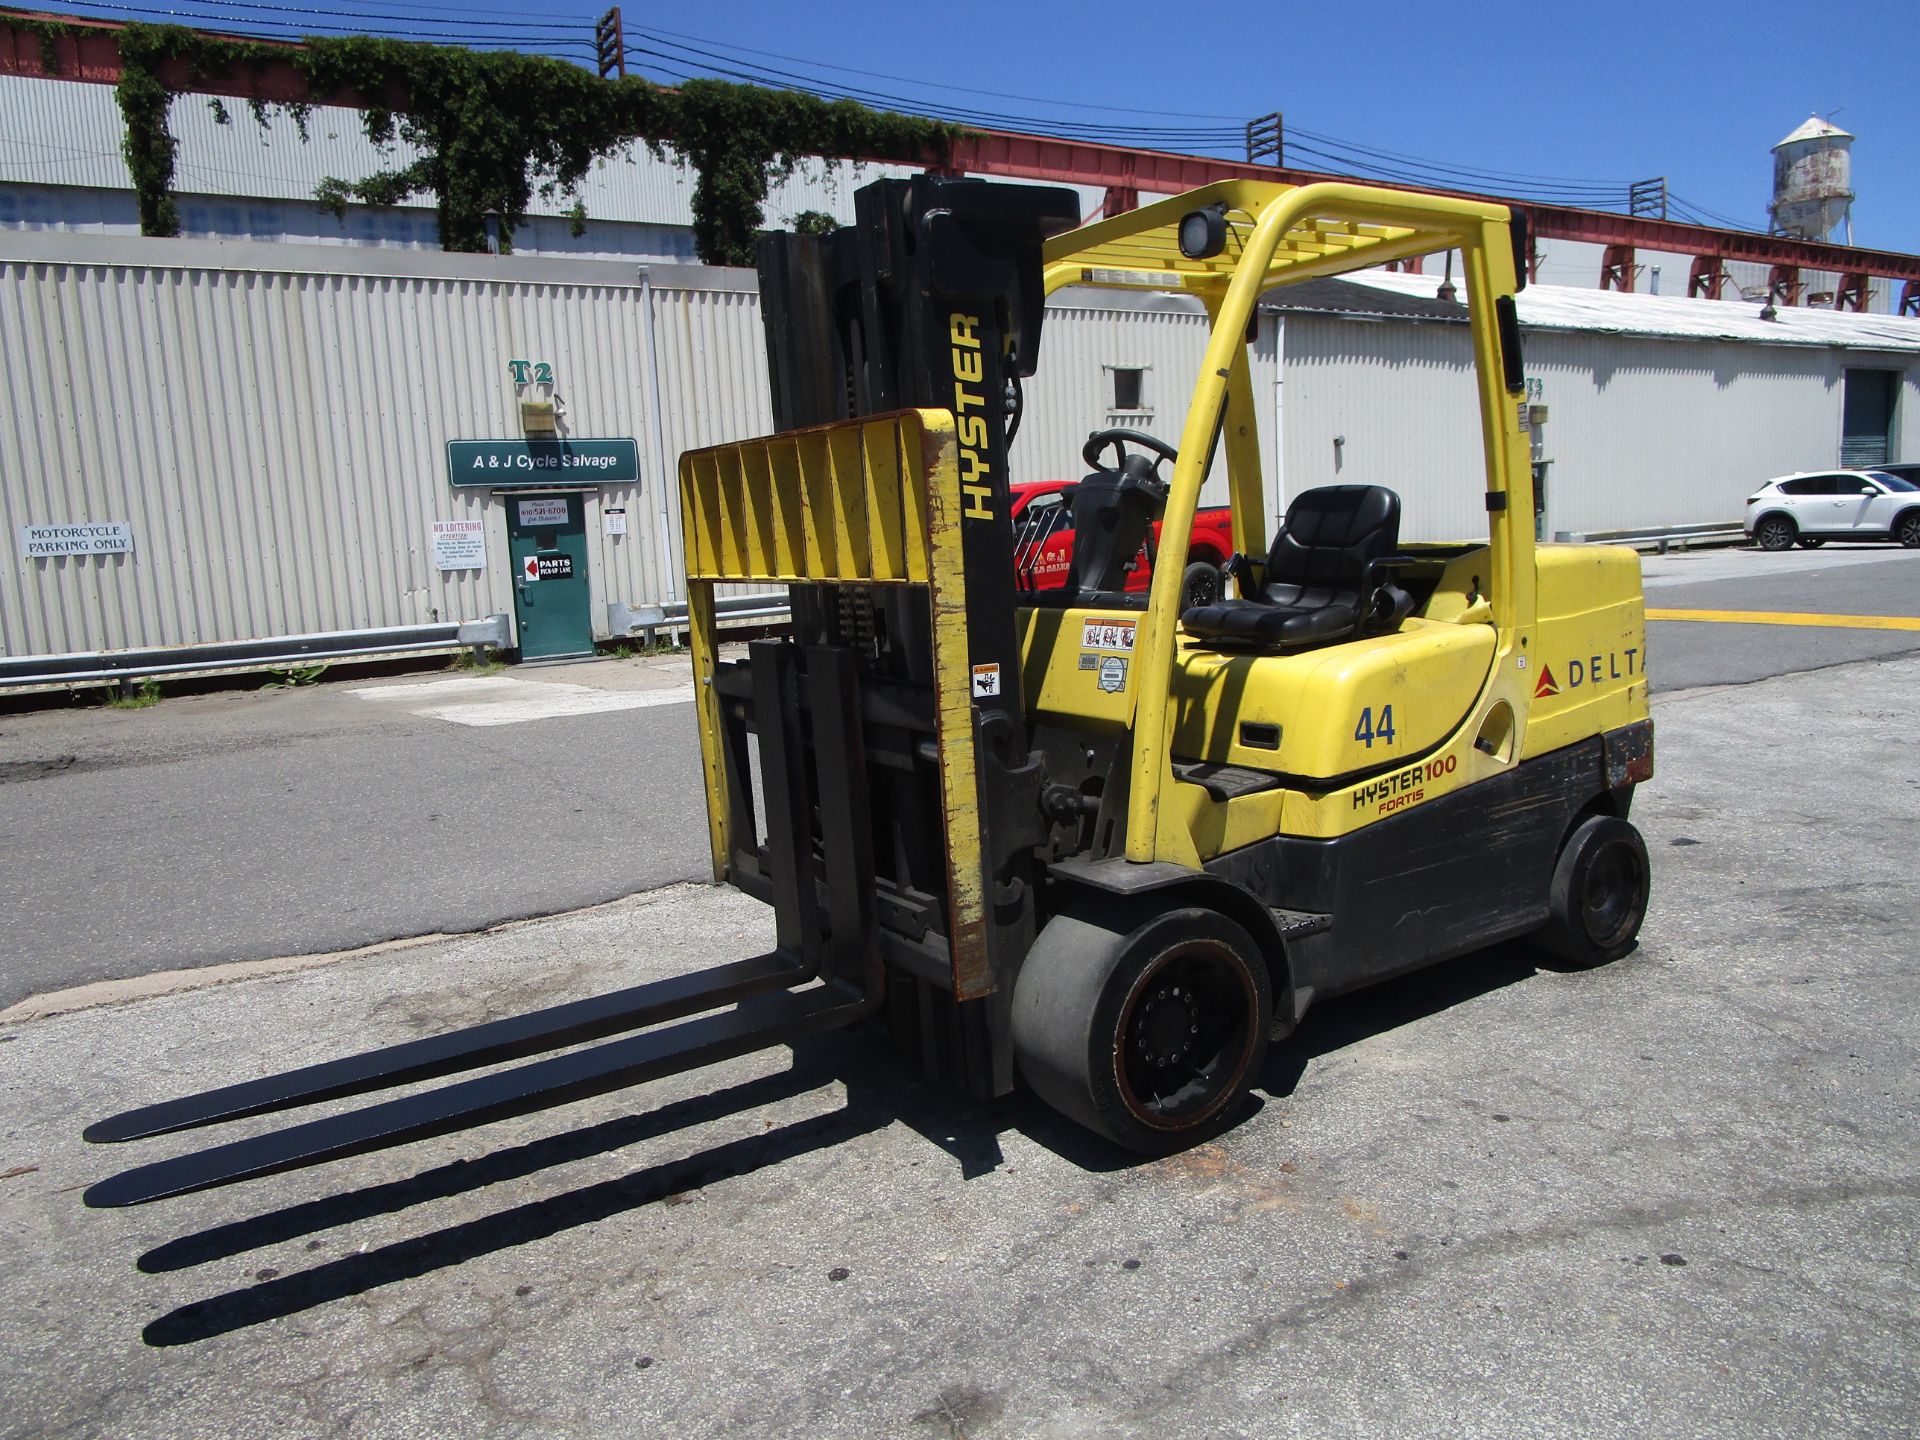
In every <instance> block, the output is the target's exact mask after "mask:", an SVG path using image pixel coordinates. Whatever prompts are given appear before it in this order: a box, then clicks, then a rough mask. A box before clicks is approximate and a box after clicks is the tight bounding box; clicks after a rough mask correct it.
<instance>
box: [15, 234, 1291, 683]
mask: <svg viewBox="0 0 1920 1440" xmlns="http://www.w3.org/2000/svg"><path fill="white" fill-rule="evenodd" d="M9 243H10V244H11V246H12V248H13V251H14V254H15V256H16V257H18V258H13V259H0V347H4V353H6V354H7V355H8V356H9V357H11V358H12V361H13V363H12V365H11V367H10V376H11V385H12V391H11V394H10V396H9V404H8V406H7V408H6V412H5V415H4V417H0V525H3V526H4V535H3V536H0V538H3V539H4V551H0V645H3V646H4V649H5V652H6V653H8V654H14V655H21V654H45V653H58V652H63V651H86V650H97V649H118V648H123V647H131V646H149V645H180V644H192V643H201V642H208V641H216V640H239V639H250V638H259V637H265V636H272V635H281V634H293V633H300V632H310V631H319V630H334V629H352V628H362V627H370V626H389V625H409V624H422V623H429V622H433V621H447V620H456V621H457V620H467V619H473V618H477V617H479V616H482V615H485V614H488V613H491V612H494V611H504V612H507V613H509V614H511V613H512V611H513V593H512V587H511V579H510V576H509V573H508V559H507V534H506V517H505V511H504V509H503V508H502V505H501V502H500V501H499V500H497V499H495V498H494V497H492V496H490V495H488V494H486V493H484V492H473V491H466V490H455V489H454V488H452V486H451V485H450V484H449V481H448V476H447V472H446V453H445V445H446V442H447V441H448V440H450V439H471V438H485V437H499V436H511V435H514V434H516V433H517V431H518V426H519V415H518V411H517V409H516V402H515V395H514V391H513V388H512V385H511V384H510V383H509V380H508V375H507V369H506V362H507V361H508V360H509V359H514V358H522V359H537V360H546V361H548V362H550V363H551V364H552V365H553V366H554V371H555V377H556V381H557V390H558V393H559V394H560V396H561V397H562V398H563V399H564V400H565V402H566V405H567V418H568V423H569V427H570V430H571V433H573V434H575V435H578V436H583V437H594V436H631V437H633V438H634V439H635V440H636V441H637V442H638V444H639V449H640V455H641V480H640V483H639V484H638V485H637V486H633V485H628V486H607V487H603V488H601V489H598V490H590V491H588V492H587V493H586V496H585V502H584V503H585V506H586V511H585V519H586V525H587V531H588V546H589V553H590V555H591V557H592V563H591V564H590V566H589V575H590V589H591V606H592V612H591V613H592V621H593V624H594V628H595V630H596V631H597V632H601V633H604V631H605V616H606V609H605V607H606V605H607V604H608V602H611V601H622V602H626V603H628V604H643V603H648V602H655V601H660V600H665V599H669V598H679V597H683V596H684V595H685V593H686V592H685V586H684V581H683V579H682V576H681V574H680V558H679V557H680V549H681V536H680V530H679V516H678V490H677V483H676V479H675V469H676V465H677V461H678V457H679V455H680V453H681V452H682V451H683V450H687V449H691V448H694V447H696V446H701V445H708V444H712V443H715V442H717V441H720V440H724V439H732V438H738V437H742V436H747V435H756V434H764V433H765V432H766V431H767V430H769V429H770V428H771V426H772V417H771V413H770V406H769V402H768V398H767V377H766V352H765V343H764V340H763V338H762V333H761V328H760V322H759V313H758V303H759V302H758V296H757V295H756V294H755V293H754V291H753V290H752V289H751V288H749V287H750V286H751V283H752V277H751V275H750V274H748V273H746V272H741V271H723V270H708V269H701V268H699V267H679V266H664V267H656V269H655V271H654V275H655V278H656V279H657V280H658V281H659V283H658V284H657V285H655V286H654V287H652V300H653V306H652V313H653V319H654V327H655V328H654V342H655V348H656V355H657V359H658V363H659V367H660V373H659V375H658V377H655V376H653V375H652V374H651V373H650V372H649V370H648V365H647V343H646V342H647V336H646V323H645V320H646V308H645V306H646V293H647V292H646V290H645V289H643V286H642V283H641V279H640V275H639V272H638V270H637V269H636V268H635V267H633V266H631V265H621V264H605V263H590V262H587V263H583V262H576V261H557V260H556V261H544V260H529V259H513V260H502V259H497V258H491V257H454V256H443V255H439V254H426V253H419V254H407V255H397V254H395V253H394V252H392V251H386V252H365V251H363V252H354V251H350V250H344V249H338V248H335V249H328V250H317V249H305V250H303V249H300V248H298V247H291V246H284V245H271V246H263V245H247V244H223V245H209V244H206V243H203V242H192V241H154V240H130V241H121V240H116V239H111V238H93V237H88V238H84V239H83V238H81V237H76V238H74V239H70V240H66V241H55V240H53V239H51V238H50V237H43V238H38V239H31V240H30V239H29V238H28V237H16V238H15V239H14V240H12V241H11V242H9ZM0 254H4V251H0ZM369 272H378V273H369ZM408 272H417V273H408ZM1204 342H1205V327H1204V321H1203V320H1202V319H1201V317H1199V316H1197V315H1192V314H1173V315H1151V314H1142V313H1138V312H1125V311H1120V312H1093V313H1087V312H1076V311H1061V312H1058V313H1056V314H1055V315H1054V317H1053V319H1052V321H1051V322H1050V326H1049V330H1048V339H1047V343H1048V345H1049V347H1050V348H1049V350H1048V352H1047V355H1046V361H1047V366H1048V372H1049V375H1050V376H1052V377H1053V381H1052V389H1051V390H1048V389H1046V388H1044V387H1041V386H1036V387H1035V398H1034V401H1033V405H1032V408H1031V410H1030V411H1029V418H1028V420H1027V422H1026V427H1025V429H1024V431H1023V433H1022V435H1021V437H1020V442H1019V446H1018V452H1019V455H1020V456H1021V457H1023V458H1024V459H1026V461H1027V463H1028V464H1029V466H1030V467H1031V468H1030V470H1029V471H1028V472H1027V473H1030V474H1032V475H1034V476H1041V475H1058V474H1068V475H1071V474H1076V473H1078V470H1079V468H1080V461H1079V449H1080V446H1081V443H1082V442H1083V441H1084V440H1085V438H1086V435H1087V433H1088V432H1089V431H1090V430H1092V429H1095V428H1098V427H1100V426H1102V425H1105V424H1107V423H1110V422H1111V420H1113V419H1115V418H1127V417H1111V416H1109V414H1108V413H1107V411H1106V409H1105V404H1106V400H1107V399H1109V398H1110V391H1107V390H1103V389H1102V388H1101V387H1102V385H1103V384H1105V383H1109V382H1106V381H1105V372H1104V371H1103V370H1102V368H1101V367H1102V365H1103V364H1104V363H1109V362H1108V360H1107V359H1106V358H1104V357H1110V356H1125V357H1132V358H1134V359H1138V360H1141V361H1142V362H1143V363H1146V364H1149V365H1152V366H1153V367H1155V374H1156V376H1157V377H1158V378H1157V379H1156V381H1155V384H1156V386H1158V387H1160V388H1159V389H1157V390H1156V397H1157V398H1156V404H1158V405H1160V406H1161V407H1162V409H1161V413H1162V414H1163V415H1168V416H1169V417H1170V419H1174V420H1177V415H1178V412H1179V410H1180V408H1181V404H1182V401H1183V399H1184V394H1185V391H1186V389H1187V388H1188V387H1190V386H1191V384H1192V378H1193V373H1194V371H1195V369H1196V367H1197V366H1198V363H1199V358H1200V351H1201V348H1202V347H1203V345H1204ZM1272 356H1273V347H1272V343H1271V339H1270V337H1269V338H1268V339H1267V340H1266V341H1264V342H1263V344H1262V346H1260V347H1257V348H1256V360H1255V369H1256V385H1257V386H1258V387H1260V388H1259V393H1262V394H1265V393H1270V387H1271V384H1272V373H1273V369H1272V367H1273V360H1272ZM656 380H657V383H656ZM656 393H657V394H658V395H659V397H660V400H661V413H660V416H659V422H660V423H659V426H658V431H657V432H656V430H655V427H654V424H653V416H652V415H651V413H650V407H651V405H652V403H653V397H654V395H655V394H656ZM1048 396H1052V398H1047V397H1048ZM1165 433H1170V434H1174V435H1175V436H1176V438H1177V429H1176V430H1168V431H1166V432H1165ZM1042 457H1044V458H1042ZM1210 498H1214V499H1221V498H1224V496H1223V495H1222V494H1220V493H1218V492H1217V491H1216V492H1215V493H1213V494H1212V495H1210ZM610 506H621V507H623V508H624V509H625V510H626V515H627V533H626V534H625V535H621V536H608V535H607V534H606V533H605V525H604V512H605V509H606V508H607V507H610ZM474 517H478V518H481V519H483V520H484V521H485V522H486V526H487V567H486V569H485V570H484V571H481V572H477V573H476V572H472V571H455V572H451V573H446V574H443V573H441V572H440V571H438V570H436V569H435V568H434V566H433V554H432V543H431V528H430V527H431V523H432V522H433V521H434V520H436V519H446V520H452V519H462V518H474ZM109 520H124V521H126V522H128V524H129V525H130V526H131V527H132V530H133V536H134V546H135V549H134V553H133V554H132V555H131V556H123V557H85V558H63V559H52V560H26V559H24V558H22V557H21V555H20V545H19V541H18V536H17V530H18V527H20V526H24V525H29V524H53V523H67V522H82V521H87V522H101V521H109ZM663 524H664V526H665V528H666V532H667V533H666V535H665V537H664V540H663V537H662V533H661V527H662V525H663ZM663 556H664V558H663Z"/></svg>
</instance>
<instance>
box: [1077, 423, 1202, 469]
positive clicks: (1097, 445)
mask: <svg viewBox="0 0 1920 1440" xmlns="http://www.w3.org/2000/svg"><path fill="white" fill-rule="evenodd" d="M1109 445H1111V446H1112V447H1113V448H1114V451H1115V452H1116V453H1115V455H1114V465H1113V468H1114V469H1116V470H1123V469H1125V468H1126V463H1127V446H1129V445H1138V446H1139V447H1140V448H1141V449H1142V450H1151V451H1152V452H1153V453H1154V454H1156V455H1158V456H1159V457H1160V460H1178V459H1179V458H1180V452H1179V451H1178V450H1176V449H1174V448H1173V446H1171V445H1169V444H1167V442H1166V441H1164V440H1162V439H1160V438H1159V437H1158V436H1157V435H1149V434H1147V433H1146V432H1145V431H1144V430H1096V431H1094V432H1093V434H1091V435H1089V436H1088V437H1087V443H1086V444H1085V445H1083V446H1081V447H1080V458H1081V459H1082V460H1084V461H1086V462H1087V465H1088V466H1089V467H1090V468H1091V469H1094V470H1103V469H1105V468H1106V467H1105V466H1103V465H1102V464H1101V463H1100V452H1101V451H1102V450H1105V449H1106V448H1107V447H1108V446H1109ZM1160 460H1156V461H1154V462H1153V464H1154V468H1155V469H1156V470H1157V469H1159V467H1160Z"/></svg>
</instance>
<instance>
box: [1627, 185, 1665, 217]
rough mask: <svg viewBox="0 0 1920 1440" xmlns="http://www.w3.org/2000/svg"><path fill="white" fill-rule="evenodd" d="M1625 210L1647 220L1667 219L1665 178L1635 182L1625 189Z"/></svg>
mask: <svg viewBox="0 0 1920 1440" xmlns="http://www.w3.org/2000/svg"><path fill="white" fill-rule="evenodd" d="M1627 210H1628V211H1629V213H1631V214H1634V215H1640V216H1644V217H1645V218H1646V219H1649V220H1664V219H1666V218H1667V177H1666V176H1664V175H1662V176H1660V178H1659V179H1657V180H1636V181H1634V183H1633V184H1632V185H1631V186H1629V187H1628V189H1627Z"/></svg>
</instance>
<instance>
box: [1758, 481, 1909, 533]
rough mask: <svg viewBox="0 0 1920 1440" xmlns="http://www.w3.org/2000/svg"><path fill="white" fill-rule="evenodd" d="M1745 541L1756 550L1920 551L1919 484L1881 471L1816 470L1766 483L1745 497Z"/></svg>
mask: <svg viewBox="0 0 1920 1440" xmlns="http://www.w3.org/2000/svg"><path fill="white" fill-rule="evenodd" d="M1746 529H1747V538H1748V539H1750V540H1752V541H1753V542H1754V543H1755V544H1757V545H1758V546H1759V547H1760V548H1761V549H1762V550H1791V549H1792V548H1793V546H1794V545H1795V543H1798V544H1801V545H1804V546H1805V547H1806V548H1807V549H1809V550H1812V549H1815V548H1817V547H1818V546H1821V545H1824V544H1826V543H1827V541H1829V540H1898V541H1899V542H1900V543H1901V544H1902V545H1904V546H1906V547H1907V548H1908V549H1909V550H1911V549H1914V548H1916V547H1920V485H1916V484H1914V483H1913V482H1912V481H1911V480H1903V479H1901V478H1900V477H1899V476H1898V475H1889V474H1887V473H1886V472H1885V471H1882V470H1821V471H1816V472H1810V473H1807V474H1801V475H1783V476H1781V477H1780V478H1779V479H1778V480H1769V481H1768V482H1767V483H1766V484H1765V485H1763V486H1761V487H1760V489H1759V491H1758V492H1757V493H1755V494H1753V495H1750V496H1748V497H1747V518H1746Z"/></svg>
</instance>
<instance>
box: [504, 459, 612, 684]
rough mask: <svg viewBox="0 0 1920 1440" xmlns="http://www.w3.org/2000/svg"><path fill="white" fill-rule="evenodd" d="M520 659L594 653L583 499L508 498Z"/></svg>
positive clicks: (575, 497)
mask: <svg viewBox="0 0 1920 1440" xmlns="http://www.w3.org/2000/svg"><path fill="white" fill-rule="evenodd" d="M501 499H502V500H504V501H505V502H506V506H507V550H508V553H509V554H510V555H511V556H512V557H513V603H514V610H515V612H516V613H517V615H518V617H519V621H520V626H519V629H520V658H521V659H522V660H545V659H549V658H552V657H555V656H561V655H587V654H591V653H592V651H593V617H592V613H591V610H590V609H589V606H588V603H587V527H586V519H585V517H586V505H585V502H584V501H583V499H582V497H580V496H579V495H503V496H502V497H501Z"/></svg>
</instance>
